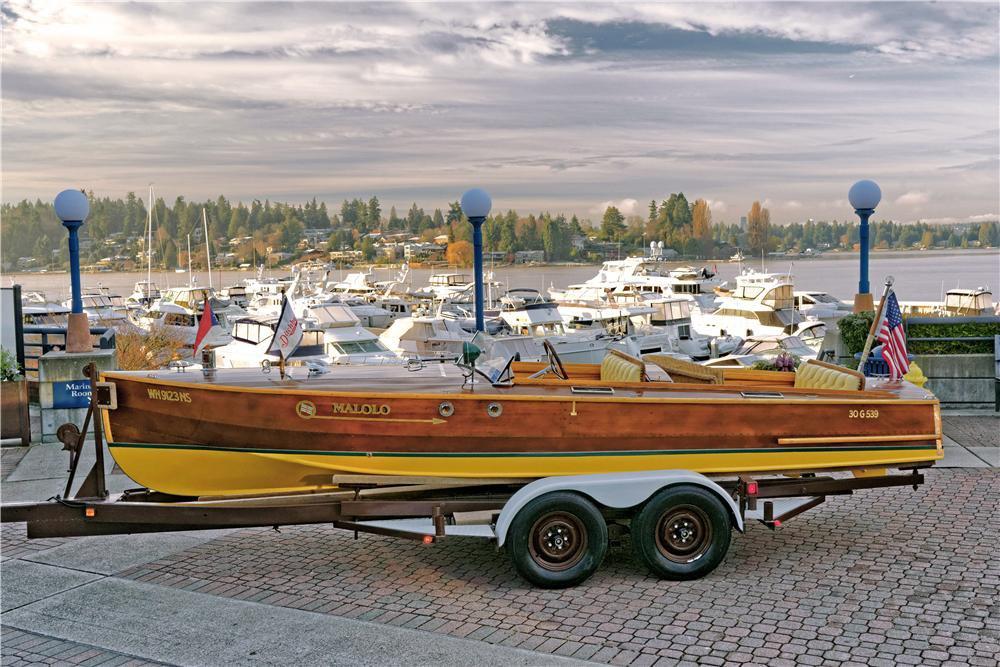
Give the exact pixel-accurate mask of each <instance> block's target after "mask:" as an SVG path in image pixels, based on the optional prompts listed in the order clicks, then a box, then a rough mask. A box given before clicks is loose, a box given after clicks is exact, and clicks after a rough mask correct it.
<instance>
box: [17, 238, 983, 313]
mask: <svg viewBox="0 0 1000 667" xmlns="http://www.w3.org/2000/svg"><path fill="white" fill-rule="evenodd" d="M685 264H694V265H696V266H698V265H705V264H708V265H714V266H715V267H716V268H717V269H718V272H719V276H720V277H721V278H722V279H730V278H733V277H734V276H736V274H737V273H738V272H739V265H738V264H735V263H729V262H722V261H719V262H700V263H699V262H670V263H669V266H682V265H685ZM744 266H751V267H753V268H755V269H760V268H761V262H760V261H759V260H758V261H756V262H748V263H744ZM488 268H489V267H488V266H487V269H488ZM764 268H765V269H766V270H768V271H780V272H785V271H789V270H790V271H791V272H792V275H793V276H794V277H795V286H796V289H801V290H822V291H825V292H829V293H831V294H833V295H834V296H836V297H838V298H840V299H843V300H845V301H852V300H853V298H854V294H855V293H856V292H857V289H858V255H857V253H835V254H830V255H827V256H824V257H820V258H817V259H797V260H794V261H789V260H778V261H767V262H765V264H764ZM359 270H361V269H345V270H343V271H334V272H333V273H332V274H331V278H333V279H339V278H340V277H342V276H344V275H346V274H347V273H349V272H350V271H359ZM438 271H441V269H434V270H432V269H413V270H412V271H410V280H411V281H412V283H413V285H414V286H421V285H425V284H426V283H427V278H428V276H430V274H431V273H434V272H438ZM464 271H465V272H468V273H470V274H471V269H465V270H464ZM596 272H597V267H596V266H590V265H586V266H582V265H574V266H509V267H497V268H495V269H494V275H495V278H496V280H499V281H501V282H503V283H504V284H505V285H507V286H508V287H531V288H535V289H539V290H547V289H548V288H549V287H550V286H553V285H554V286H555V287H565V286H566V285H569V284H573V283H580V282H583V281H584V280H587V279H588V278H590V277H592V276H593V275H594V274H595V273H596ZM285 273H286V272H284V271H277V270H275V271H273V272H271V273H270V274H269V275H274V276H281V275H285ZM394 274H395V270H388V269H376V271H375V277H376V279H377V280H384V279H387V278H389V277H390V276H391V275H394ZM194 275H195V277H196V278H197V284H199V285H207V284H208V273H207V272H200V271H196V272H195V274H194ZM253 275H254V274H253V272H250V271H221V272H220V271H218V270H216V271H213V276H212V277H213V282H214V284H215V286H216V287H218V286H219V285H220V282H221V284H222V285H224V286H228V285H232V284H234V283H238V282H241V281H242V280H243V279H245V278H251V277H253ZM869 275H870V280H871V291H872V292H873V293H874V294H876V296H877V295H878V294H880V293H881V289H882V283H883V281H884V279H885V277H886V276H889V275H891V276H893V277H895V279H896V283H895V289H896V293H897V294H898V296H899V299H900V300H901V301H931V300H934V301H937V300H940V299H941V298H942V296H943V293H944V290H947V289H951V288H954V287H980V286H982V287H990V288H993V289H994V291H995V290H996V288H997V287H998V284H1000V253H998V251H997V250H996V249H987V250H954V251H946V250H945V251H925V252H918V251H911V252H877V253H873V254H872V256H871V261H870V269H869ZM3 278H4V284H15V283H16V284H20V285H21V286H22V288H23V289H24V290H26V291H27V290H37V291H40V292H43V293H45V295H46V296H47V297H48V298H49V299H51V300H59V301H61V300H63V299H67V298H69V292H70V288H69V275H68V274H65V273H53V274H44V273H21V274H17V273H10V274H5V275H4V277H3ZM145 279H146V273H145V272H141V273H139V272H136V273H85V274H83V287H84V290H87V289H96V288H97V287H99V286H104V287H108V288H110V289H111V290H112V292H114V293H117V294H120V295H121V296H123V297H124V296H128V295H129V294H131V293H132V288H133V286H134V285H135V283H136V281H138V280H145ZM153 281H154V282H156V283H157V284H158V285H159V286H160V288H161V289H162V288H163V287H167V286H175V287H176V286H182V285H187V284H188V276H187V274H186V273H183V274H182V273H174V272H169V273H167V272H154V273H153ZM998 296H1000V295H998Z"/></svg>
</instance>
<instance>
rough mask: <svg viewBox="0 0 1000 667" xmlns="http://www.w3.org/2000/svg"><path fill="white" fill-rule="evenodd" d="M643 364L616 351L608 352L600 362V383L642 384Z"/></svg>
mask: <svg viewBox="0 0 1000 667" xmlns="http://www.w3.org/2000/svg"><path fill="white" fill-rule="evenodd" d="M645 366H646V365H645V364H644V363H643V362H642V360H640V359H636V358H635V357H631V356H629V355H627V354H624V353H622V352H619V351H618V350H608V353H607V355H605V357H604V361H602V362H601V382H642V371H643V369H644V368H645Z"/></svg>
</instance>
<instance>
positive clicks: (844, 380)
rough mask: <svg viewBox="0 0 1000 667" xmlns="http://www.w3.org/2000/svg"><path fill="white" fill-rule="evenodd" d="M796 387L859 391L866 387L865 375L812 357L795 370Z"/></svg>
mask: <svg viewBox="0 0 1000 667" xmlns="http://www.w3.org/2000/svg"><path fill="white" fill-rule="evenodd" d="M794 386H795V388H796V389H838V390H840V391H858V390H860V389H864V388H865V376H864V375H862V374H861V373H859V372H857V371H856V370H853V369H850V368H844V367H843V366H836V365H834V364H828V363H826V362H823V361H817V360H815V359H810V360H809V361H807V362H805V363H804V364H802V365H801V366H799V367H798V368H797V369H796V370H795V385H794Z"/></svg>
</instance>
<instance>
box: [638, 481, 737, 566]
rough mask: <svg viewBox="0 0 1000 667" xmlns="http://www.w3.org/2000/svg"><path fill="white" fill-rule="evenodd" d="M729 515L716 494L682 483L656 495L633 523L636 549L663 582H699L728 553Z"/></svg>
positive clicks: (640, 558)
mask: <svg viewBox="0 0 1000 667" xmlns="http://www.w3.org/2000/svg"><path fill="white" fill-rule="evenodd" d="M730 528H731V524H730V520H729V511H728V510H727V509H726V507H725V506H723V504H722V502H721V501H720V500H719V499H718V498H717V497H716V496H715V494H714V493H712V492H711V491H709V490H707V489H703V488H700V487H697V486H690V485H681V486H673V487H669V488H666V489H664V490H662V491H660V492H659V493H657V494H656V495H655V496H653V498H652V499H651V500H650V501H649V502H648V503H646V505H645V507H643V508H642V510H641V511H640V512H639V514H637V515H636V517H635V518H634V519H633V520H632V547H633V549H634V550H635V554H636V556H638V558H639V560H641V561H642V562H643V563H644V564H645V565H646V567H648V568H649V570H650V571H651V572H652V573H653V574H655V575H656V576H658V577H660V578H662V579H674V580H684V579H697V578H699V577H703V576H705V575H706V574H708V573H709V572H711V571H712V570H714V569H715V568H716V566H718V564H719V563H721V562H722V559H723V558H724V557H725V555H726V552H727V551H728V550H729V539H730Z"/></svg>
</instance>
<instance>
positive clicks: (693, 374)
mask: <svg viewBox="0 0 1000 667" xmlns="http://www.w3.org/2000/svg"><path fill="white" fill-rule="evenodd" d="M642 358H643V359H644V360H645V361H648V362H650V363H653V364H656V365H657V366H659V367H660V368H662V369H663V370H665V371H666V372H667V373H669V374H670V377H672V378H673V379H674V382H687V383H695V384H722V383H723V375H722V369H721V368H711V367H708V366H702V365H701V364H696V363H695V362H693V361H687V360H685V359H678V358H677V357H671V356H669V355H666V354H646V355H643V357H642Z"/></svg>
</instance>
